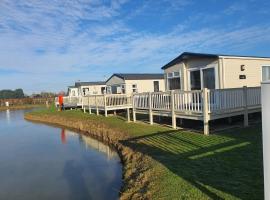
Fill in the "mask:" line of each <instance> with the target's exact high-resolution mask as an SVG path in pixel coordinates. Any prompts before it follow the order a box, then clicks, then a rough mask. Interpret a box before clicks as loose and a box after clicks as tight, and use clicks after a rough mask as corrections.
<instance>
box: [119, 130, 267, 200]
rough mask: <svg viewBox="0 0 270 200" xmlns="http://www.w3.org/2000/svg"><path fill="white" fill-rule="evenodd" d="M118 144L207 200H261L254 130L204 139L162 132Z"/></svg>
mask: <svg viewBox="0 0 270 200" xmlns="http://www.w3.org/2000/svg"><path fill="white" fill-rule="evenodd" d="M122 143H123V144H124V145H126V146H129V147H130V148H132V149H134V150H136V151H140V152H142V153H144V154H147V155H149V156H150V157H152V158H153V159H154V160H156V161H158V162H159V163H161V164H162V165H164V166H165V167H166V168H167V169H168V170H169V171H171V172H172V173H174V174H175V175H176V176H178V177H180V178H181V179H183V180H185V181H187V182H188V183H189V184H190V185H191V187H195V188H196V189H197V190H198V191H200V192H202V193H203V194H204V195H206V196H207V197H208V198H210V199H236V198H240V199H263V164H262V160H263V158H262V143H261V131H260V128H258V127H255V128H251V129H241V130H238V131H237V132H234V131H231V132H229V133H220V134H219V135H210V136H208V137H207V136H203V135H201V134H194V133H190V132H180V131H165V132H160V133H156V134H151V135H146V136H140V137H135V138H132V139H129V140H125V141H122ZM183 195H185V194H183ZM186 195H187V196H188V194H186Z"/></svg>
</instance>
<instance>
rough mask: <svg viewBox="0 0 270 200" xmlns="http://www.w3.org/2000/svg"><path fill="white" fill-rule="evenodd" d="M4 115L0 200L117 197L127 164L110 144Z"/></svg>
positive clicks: (0, 139) (11, 114) (20, 116)
mask: <svg viewBox="0 0 270 200" xmlns="http://www.w3.org/2000/svg"><path fill="white" fill-rule="evenodd" d="M25 112H26V111H25V110H19V111H2V112H0V199H5V200H9V199H12V200H16V199H20V200H32V199H33V200H43V199H44V200H45V199H46V200H47V199H50V200H51V199H57V200H62V199H63V200H69V199H70V200H75V199H76V200H80V199H83V200H84V199H87V200H90V199H94V200H96V199H106V200H109V199H112V200H113V199H118V194H119V190H120V188H121V184H122V180H121V179H122V166H121V163H120V159H119V157H118V154H117V153H116V152H115V151H114V150H113V149H112V148H110V147H109V146H107V145H105V144H104V143H102V142H99V141H98V140H96V139H93V138H91V137H88V136H84V135H82V134H78V133H76V132H74V131H70V130H67V129H64V128H58V127H52V126H48V125H43V124H37V123H31V122H29V121H26V120H24V118H23V116H24V113H25Z"/></svg>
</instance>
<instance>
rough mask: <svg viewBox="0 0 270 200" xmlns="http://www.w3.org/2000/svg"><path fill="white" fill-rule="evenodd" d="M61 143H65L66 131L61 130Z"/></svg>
mask: <svg viewBox="0 0 270 200" xmlns="http://www.w3.org/2000/svg"><path fill="white" fill-rule="evenodd" d="M61 142H62V144H66V143H67V139H66V131H65V129H63V128H62V130H61Z"/></svg>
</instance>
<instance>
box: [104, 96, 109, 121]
mask: <svg viewBox="0 0 270 200" xmlns="http://www.w3.org/2000/svg"><path fill="white" fill-rule="evenodd" d="M103 100H104V113H105V117H107V116H108V111H107V96H106V94H104V95H103Z"/></svg>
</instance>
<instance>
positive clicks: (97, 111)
mask: <svg viewBox="0 0 270 200" xmlns="http://www.w3.org/2000/svg"><path fill="white" fill-rule="evenodd" d="M95 105H96V113H97V115H99V110H98V105H97V95H95Z"/></svg>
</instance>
